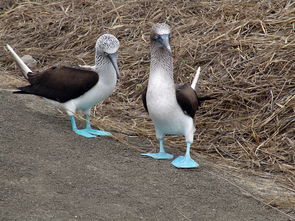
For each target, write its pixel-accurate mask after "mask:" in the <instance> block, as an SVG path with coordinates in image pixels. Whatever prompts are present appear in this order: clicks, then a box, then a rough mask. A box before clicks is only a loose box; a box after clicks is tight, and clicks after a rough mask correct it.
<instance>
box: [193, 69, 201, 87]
mask: <svg viewBox="0 0 295 221" xmlns="http://www.w3.org/2000/svg"><path fill="white" fill-rule="evenodd" d="M200 73H201V67H198V70H197V72H196V75H195V77H194V80H193V82H192V85H191V87H192V89H194V90H196V85H197V82H198V80H199V77H200Z"/></svg>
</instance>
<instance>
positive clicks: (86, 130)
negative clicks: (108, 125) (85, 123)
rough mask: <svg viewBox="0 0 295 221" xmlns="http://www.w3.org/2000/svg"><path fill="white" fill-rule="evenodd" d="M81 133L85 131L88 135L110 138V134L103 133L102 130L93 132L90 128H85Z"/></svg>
mask: <svg viewBox="0 0 295 221" xmlns="http://www.w3.org/2000/svg"><path fill="white" fill-rule="evenodd" d="M82 131H85V132H87V133H89V134H94V135H99V136H111V135H112V134H111V133H110V132H107V131H104V130H95V129H92V128H91V127H90V128H89V127H86V128H85V129H83V130H82Z"/></svg>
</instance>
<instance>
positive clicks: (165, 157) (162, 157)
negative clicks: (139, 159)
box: [141, 152, 173, 160]
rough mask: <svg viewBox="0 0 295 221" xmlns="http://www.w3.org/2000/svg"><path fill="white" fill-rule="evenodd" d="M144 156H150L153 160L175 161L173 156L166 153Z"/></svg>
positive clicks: (145, 154) (143, 154)
mask: <svg viewBox="0 0 295 221" xmlns="http://www.w3.org/2000/svg"><path fill="white" fill-rule="evenodd" d="M141 155H142V156H148V157H151V158H153V159H157V160H170V159H173V155H172V154H169V153H166V152H164V153H163V152H162V153H161V152H159V153H142V154H141Z"/></svg>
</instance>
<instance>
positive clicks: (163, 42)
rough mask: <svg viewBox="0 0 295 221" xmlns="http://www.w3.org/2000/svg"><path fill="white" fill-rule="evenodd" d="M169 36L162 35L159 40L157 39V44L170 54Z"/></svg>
mask: <svg viewBox="0 0 295 221" xmlns="http://www.w3.org/2000/svg"><path fill="white" fill-rule="evenodd" d="M169 41H170V40H169V35H167V34H164V35H160V38H159V42H160V44H161V45H162V46H163V47H164V48H165V49H167V51H168V52H169V53H170V54H172V50H171V47H170V42H169Z"/></svg>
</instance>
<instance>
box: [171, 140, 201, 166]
mask: <svg viewBox="0 0 295 221" xmlns="http://www.w3.org/2000/svg"><path fill="white" fill-rule="evenodd" d="M190 149H191V143H190V142H186V152H185V155H184V156H179V157H177V158H176V159H175V160H173V161H172V163H171V164H172V165H173V166H175V167H177V168H196V167H198V166H199V164H198V163H197V162H196V161H194V160H193V159H192V158H191V156H190Z"/></svg>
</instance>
